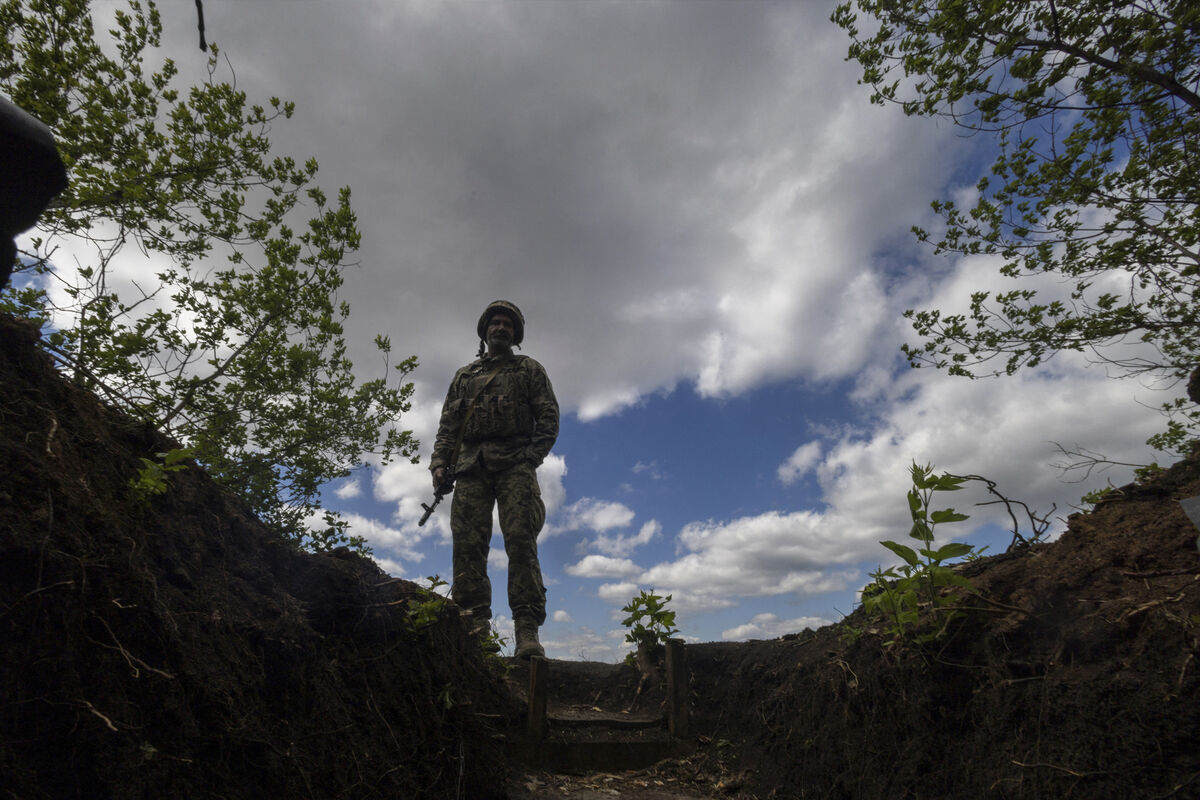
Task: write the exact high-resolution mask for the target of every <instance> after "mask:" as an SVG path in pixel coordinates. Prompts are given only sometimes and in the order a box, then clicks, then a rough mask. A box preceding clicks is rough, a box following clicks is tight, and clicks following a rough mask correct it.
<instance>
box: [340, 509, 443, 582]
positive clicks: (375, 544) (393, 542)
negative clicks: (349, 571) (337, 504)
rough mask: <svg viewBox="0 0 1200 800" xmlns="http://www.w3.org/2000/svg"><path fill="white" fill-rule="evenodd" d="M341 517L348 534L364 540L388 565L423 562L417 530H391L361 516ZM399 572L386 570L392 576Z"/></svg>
mask: <svg viewBox="0 0 1200 800" xmlns="http://www.w3.org/2000/svg"><path fill="white" fill-rule="evenodd" d="M342 517H343V518H345V520H346V522H347V523H349V527H348V530H349V532H350V533H351V534H352V535H354V536H361V537H363V538H364V539H366V540H367V542H368V543H369V544H370V545H371V547H372V548H373V549H374V551H375V552H376V554H377V556H378V557H379V558H380V559H383V560H388V563H390V564H394V565H396V564H399V563H410V562H416V563H420V562H421V561H423V560H424V558H425V553H424V551H423V550H422V548H421V540H422V538H423V536H422V534H421V533H420V531H419V530H418V531H412V530H408V529H404V528H393V527H390V526H388V525H385V524H383V523H382V522H379V521H378V520H374V519H369V518H367V517H364V516H362V515H361V514H347V513H343V514H342ZM400 571H401V570H399V569H396V570H394V571H393V570H392V569H389V570H388V572H389V573H392V574H396V573H398V572H400Z"/></svg>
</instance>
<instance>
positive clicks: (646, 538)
mask: <svg viewBox="0 0 1200 800" xmlns="http://www.w3.org/2000/svg"><path fill="white" fill-rule="evenodd" d="M661 533H662V525H661V524H659V522H658V520H653V519H652V520H650V521H649V522H646V523H644V524H643V525H642V527H641V529H639V530H638V532H637V533H636V534H634V535H633V536H625V535H622V534H618V535H616V536H611V535H608V534H601V535H599V536H597V537H596V538H595V539H593V540H592V541H591V543H590V544H591V546H592V547H594V548H595V549H596V550H599V551H600V552H602V553H607V554H608V555H610V556H627V555H629V554H630V553H631V552H633V551H634V549H636V548H638V547H641V546H642V545H646V544H649V543H650V542H652V541H654V540H655V539H657V538H658V537H659V535H660V534H661Z"/></svg>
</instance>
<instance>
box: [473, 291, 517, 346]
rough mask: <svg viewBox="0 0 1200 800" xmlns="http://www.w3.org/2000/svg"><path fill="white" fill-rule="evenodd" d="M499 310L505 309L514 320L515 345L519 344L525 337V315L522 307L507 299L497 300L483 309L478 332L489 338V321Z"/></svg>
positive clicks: (477, 326)
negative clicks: (522, 312)
mask: <svg viewBox="0 0 1200 800" xmlns="http://www.w3.org/2000/svg"><path fill="white" fill-rule="evenodd" d="M497 311H503V312H504V313H505V314H507V315H508V316H509V317H511V318H512V321H513V328H514V331H513V346H514V347H515V346H516V345H519V344H520V343H521V340H522V339H524V338H525V317H524V315H522V314H521V309H519V308H517V307H516V306H515V305H513V304H512V303H510V302H508V301H507V300H496V301H493V302H492V303H490V304H489V305H488V307H487V308H486V309H484V311H483V316H481V317H480V318H479V324H478V325H476V326H475V330H476V332H477V333H478V334H479V338H480V339H486V338H487V326H488V321H489V320H491V318H492V315H493V314H495V313H496V312H497Z"/></svg>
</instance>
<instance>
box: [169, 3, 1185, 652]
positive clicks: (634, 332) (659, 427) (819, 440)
mask: <svg viewBox="0 0 1200 800" xmlns="http://www.w3.org/2000/svg"><path fill="white" fill-rule="evenodd" d="M161 5H162V6H163V9H162V10H163V14H164V18H165V20H164V21H165V25H166V28H167V30H166V35H165V44H166V47H167V50H168V52H169V54H170V55H171V56H172V57H173V58H175V59H176V61H177V63H178V64H179V66H180V68H181V72H182V77H183V78H184V79H186V80H191V81H194V80H199V79H200V78H201V77H202V75H203V65H204V56H203V54H201V53H200V52H199V50H198V49H197V47H196V43H195V39H196V32H195V21H196V20H195V15H194V11H193V8H192V4H190V3H186V4H185V3H162V4H161ZM832 6H833V4H832V3H829V2H769V1H767V0H763V1H761V2H760V1H758V0H745V1H744V2H735V1H734V0H725V1H720V0H674V1H673V2H656V1H655V0H412V1H411V2H406V1H405V0H386V1H385V0H355V2H334V1H333V0H252V1H251V2H247V0H206V2H205V3H204V10H205V17H206V23H207V32H208V36H209V38H210V39H211V40H213V41H216V42H217V43H218V44H219V45H220V47H221V48H222V50H223V52H224V53H225V54H226V55H227V56H228V58H229V60H230V63H231V64H232V67H233V70H234V72H235V73H236V80H237V85H238V86H239V88H241V89H244V90H245V91H247V92H248V93H249V94H250V96H251V98H256V99H259V100H260V101H261V100H264V99H265V98H267V97H269V96H272V95H277V96H280V97H283V98H286V99H291V100H294V101H296V103H297V107H298V110H297V114H296V117H295V118H294V119H293V120H292V121H290V122H288V123H284V124H280V125H277V126H276V128H275V130H274V132H273V135H274V138H275V141H276V144H277V145H278V147H279V149H280V150H282V151H284V152H288V153H291V154H294V155H296V156H308V155H313V156H316V157H317V159H318V160H319V161H320V163H321V175H320V183H321V185H323V186H325V187H326V188H328V189H330V190H332V189H334V188H335V187H338V186H341V185H346V184H348V185H350V186H351V187H352V188H353V192H354V194H353V197H354V200H353V202H354V206H355V208H356V210H357V213H358V215H359V220H360V227H361V230H362V233H363V246H362V249H361V251H360V253H359V254H358V260H359V261H360V262H361V263H360V265H359V266H358V267H357V268H355V269H354V270H352V271H351V272H350V273H349V274H348V275H347V279H346V284H345V291H344V298H345V299H346V300H347V301H349V303H350V304H351V307H352V321H351V325H350V333H351V336H352V338H353V340H354V345H353V346H354V350H355V352H356V353H357V354H358V359H359V360H360V361H361V363H362V365H363V368H364V374H365V373H366V372H368V371H369V370H370V369H372V368H374V367H375V359H374V358H373V356H372V351H371V348H370V342H371V340H372V339H373V337H374V335H375V334H376V333H382V334H386V335H388V336H390V337H391V341H392V343H393V346H394V349H395V351H396V352H398V353H401V354H404V355H407V354H414V355H416V356H418V358H419V360H420V367H419V369H418V370H417V371H416V372H415V374H414V376H413V378H414V380H415V382H416V386H417V390H416V395H415V405H414V408H413V410H412V412H411V413H410V414H409V415H408V416H407V417H406V418H405V419H404V420H403V425H404V426H405V427H407V428H411V429H412V430H413V431H414V432H415V433H416V435H417V436H418V437H419V438H420V439H421V441H422V442H423V446H422V449H421V453H422V458H423V460H425V459H427V458H428V452H429V446H430V443H431V442H432V440H433V434H434V430H435V425H436V420H437V414H438V410H439V408H440V405H441V401H442V398H443V397H444V394H445V390H446V386H447V384H448V382H449V380H450V377H451V375H452V374H453V372H454V370H455V369H456V368H457V367H459V366H461V365H462V364H464V363H466V362H467V361H469V360H470V359H471V358H472V357H473V355H474V352H475V348H476V346H477V344H478V341H477V339H476V337H475V333H474V328H475V321H476V319H477V318H478V316H479V314H480V312H481V311H482V310H483V308H484V306H486V305H487V303H488V302H489V301H491V300H493V299H500V298H503V299H508V300H511V301H513V302H515V303H516V304H518V305H519V306H520V307H521V309H522V310H523V311H524V313H525V316H526V318H527V321H528V322H527V333H526V342H525V348H524V352H525V353H526V354H527V355H530V356H532V357H534V358H536V359H538V360H539V361H540V362H541V363H542V364H543V365H544V366H545V367H546V369H547V371H548V373H549V375H550V377H551V379H552V381H553V384H554V387H555V390H556V392H557V395H558V398H559V401H560V403H561V406H562V411H563V422H562V433H561V436H560V438H559V441H558V444H557V445H556V447H555V449H554V452H553V454H552V455H551V457H550V459H549V460H548V461H547V462H546V463H545V464H544V465H543V467H542V469H541V470H540V473H539V477H540V480H541V484H542V488H543V492H544V496H545V499H546V503H547V506H548V511H549V517H548V524H547V527H546V530H545V531H544V532H543V534H542V538H541V557H542V566H543V571H544V573H545V577H546V581H547V584H548V585H549V613H550V616H551V619H550V621H548V623H547V625H546V627H545V628H544V629H543V631H542V638H543V641H544V642H545V644H546V646H547V650H548V652H549V655H551V656H552V657H559V658H589V659H601V660H615V659H618V658H620V656H621V655H622V653H623V649H622V647H623V645H622V642H621V637H622V631H621V629H620V625H619V618H620V616H621V615H620V614H619V608H620V606H621V605H623V604H624V603H626V602H628V600H629V598H630V597H631V596H632V595H634V594H636V593H637V591H638V590H639V589H650V588H653V589H655V590H656V591H658V592H660V593H663V594H666V593H670V594H672V595H673V598H674V599H673V604H672V605H673V606H674V607H675V608H676V609H677V610H678V612H679V617H678V623H679V627H680V628H681V629H682V632H683V634H684V635H685V636H686V637H687V638H689V639H693V640H702V641H717V640H737V639H746V638H764V637H773V636H778V635H781V634H784V633H788V632H792V631H797V630H801V629H803V628H805V627H816V626H819V625H822V624H825V623H828V622H832V621H835V620H837V619H838V618H840V617H841V615H843V614H845V613H848V612H849V611H850V610H851V609H852V607H853V605H854V602H855V590H856V589H858V588H860V587H861V586H862V585H863V584H864V583H865V582H866V581H867V580H868V579H867V572H868V571H870V570H871V569H873V568H874V567H875V566H877V565H878V564H880V563H889V560H890V559H889V553H888V552H887V551H886V550H885V549H884V548H883V547H881V546H880V545H879V544H878V542H879V541H880V540H881V539H886V538H894V539H901V540H902V539H904V537H905V535H906V533H907V530H908V519H907V510H906V504H905V500H904V493H905V491H906V489H907V477H908V476H907V466H908V465H909V464H910V463H911V462H912V461H913V460H916V461H920V462H923V463H924V462H932V463H933V464H935V465H937V466H938V467H939V468H942V469H946V470H951V471H955V472H960V473H974V474H982V475H986V476H988V477H990V478H991V479H993V480H994V481H996V482H997V484H998V485H999V487H1000V489H1001V490H1002V491H1003V492H1004V493H1005V494H1007V495H1008V496H1009V497H1012V498H1015V499H1020V500H1023V501H1025V502H1027V503H1028V504H1030V505H1031V506H1033V507H1035V508H1039V509H1041V510H1043V511H1047V510H1049V508H1050V506H1051V505H1052V504H1057V507H1058V512H1056V516H1063V517H1065V515H1066V514H1067V513H1069V512H1070V510H1071V508H1070V507H1071V505H1072V504H1077V503H1078V502H1079V498H1080V496H1081V495H1082V494H1083V493H1084V492H1085V491H1088V490H1090V489H1094V488H1097V487H1098V486H1102V485H1103V484H1104V482H1105V480H1111V481H1113V482H1114V483H1117V484H1120V483H1123V482H1125V481H1127V480H1128V478H1129V471H1128V470H1121V469H1113V470H1111V471H1109V472H1107V473H1101V474H1094V475H1093V476H1092V477H1091V479H1090V480H1089V481H1087V482H1086V483H1083V484H1080V483H1069V482H1065V481H1064V479H1063V476H1062V475H1061V473H1060V471H1059V470H1057V469H1056V468H1055V467H1054V464H1055V462H1057V461H1059V460H1061V457H1060V456H1059V454H1058V453H1057V451H1056V449H1055V446H1054V444H1053V443H1055V442H1058V443H1061V444H1064V445H1067V446H1074V445H1080V446H1085V447H1088V448H1090V449H1092V450H1095V451H1098V452H1101V453H1104V454H1107V455H1108V456H1109V457H1110V458H1112V459H1115V460H1119V461H1132V462H1145V461H1148V460H1151V459H1152V458H1153V454H1151V453H1149V452H1148V451H1147V449H1146V448H1145V446H1144V445H1143V444H1142V442H1144V440H1145V439H1146V437H1147V436H1148V435H1149V434H1151V433H1153V432H1154V431H1156V430H1157V429H1158V427H1159V426H1160V425H1161V419H1160V418H1159V417H1158V415H1157V413H1156V412H1155V411H1153V410H1152V409H1153V407H1156V406H1157V405H1158V404H1159V403H1160V402H1162V400H1163V399H1165V398H1164V397H1163V396H1162V394H1161V393H1159V392H1155V391H1152V389H1151V388H1149V387H1146V386H1143V385H1141V384H1139V383H1137V382H1136V381H1118V380H1112V379H1109V378H1108V377H1107V376H1106V374H1105V371H1104V369H1103V368H1102V367H1088V365H1087V363H1086V361H1085V360H1083V359H1081V358H1066V357H1059V358H1055V359H1053V360H1051V361H1050V362H1049V363H1048V364H1047V365H1045V367H1044V368H1042V369H1040V370H1039V371H1037V372H1030V373H1026V374H1023V375H1020V376H1019V377H1014V378H1006V379H1001V380H989V381H979V382H972V381H968V380H965V379H961V378H953V379H952V378H948V377H946V376H944V375H941V374H938V373H935V372H933V371H931V370H927V369H926V370H910V369H908V368H907V367H906V366H905V364H904V362H903V359H902V357H901V356H900V354H899V346H900V344H901V343H902V342H903V341H906V340H907V339H909V338H910V337H911V333H910V330H909V328H908V326H907V324H906V322H905V320H904V319H903V318H902V316H901V315H902V313H903V311H904V310H905V309H906V308H913V307H940V308H961V307H963V306H964V305H965V303H966V302H967V300H968V297H969V294H970V292H971V291H973V290H978V289H982V288H996V287H998V286H1000V285H1001V284H1000V279H999V278H998V276H997V272H996V264H995V263H992V262H990V261H989V260H988V259H986V258H975V259H962V260H954V259H946V258H944V257H935V256H933V254H932V252H931V251H930V250H928V249H926V248H922V247H919V246H918V245H917V244H916V243H915V242H914V240H913V237H912V235H911V234H910V232H909V229H910V227H911V226H912V225H914V224H918V225H923V226H933V225H936V221H935V220H934V219H933V218H932V216H931V212H930V210H929V202H930V201H931V200H933V199H935V198H937V197H946V196H959V195H969V193H970V191H971V187H972V186H973V185H974V183H975V180H976V179H977V177H978V176H979V174H980V171H981V170H982V169H984V168H985V167H986V164H987V163H988V147H989V145H990V143H989V142H988V141H986V140H982V139H978V138H977V139H971V138H964V137H963V136H962V135H961V134H960V132H958V131H956V130H955V129H954V128H953V127H952V126H950V125H948V124H946V123H938V122H935V121H931V120H928V119H907V118H905V117H904V115H903V114H902V113H901V112H900V111H899V110H898V109H896V108H879V107H876V106H872V105H871V104H870V103H869V102H868V90H867V89H865V88H864V87H861V86H859V85H857V82H856V79H857V77H858V73H857V72H856V69H855V66H854V65H852V64H848V63H846V62H845V61H844V60H843V59H844V55H845V52H846V46H847V40H846V38H845V35H844V34H843V33H842V31H841V30H840V29H838V28H836V27H835V26H834V25H833V24H832V23H830V22H829V21H828V18H829V15H830V13H831V11H832ZM222 76H223V77H225V78H228V77H230V75H229V72H228V70H227V69H226V70H225V71H223V72H222V73H219V77H222ZM1047 289H1048V290H1049V291H1052V292H1057V291H1061V287H1057V286H1055V285H1053V284H1049V285H1048V286H1047ZM961 494H962V495H963V496H962V497H952V498H946V503H947V504H953V505H955V506H956V507H958V508H959V509H960V510H963V511H966V512H968V513H971V514H972V515H973V518H972V520H971V521H970V522H968V523H961V524H959V525H958V526H956V527H954V528H952V529H950V530H947V531H946V535H947V536H948V537H953V538H959V539H962V538H966V539H968V540H969V541H972V542H977V543H980V544H988V545H989V546H990V547H991V548H992V552H995V551H998V550H1002V549H1003V548H1004V547H1005V545H1006V544H1007V542H1008V540H1009V538H1010V537H1009V536H1007V535H1005V534H1004V533H1003V532H1002V531H1000V530H999V529H997V528H995V527H991V526H987V525H984V524H983V523H986V522H987V521H988V520H997V519H999V518H998V516H997V513H998V512H997V510H996V509H995V508H992V507H983V508H972V505H973V503H975V502H977V501H979V500H982V499H985V498H983V497H982V496H980V495H977V494H968V493H966V492H963V493H961ZM429 496H430V488H429V477H428V472H427V466H426V464H424V463H422V464H421V465H418V466H415V467H414V466H411V465H407V464H401V465H391V466H389V467H387V468H384V469H368V470H363V471H361V472H360V473H359V474H357V475H356V476H355V478H354V479H353V480H350V481H345V482H338V483H337V484H336V485H334V486H331V487H330V491H329V492H328V495H327V498H326V500H327V504H328V506H329V507H331V508H335V509H338V510H340V511H342V512H344V513H345V514H346V515H347V516H348V517H349V518H350V519H351V520H352V522H353V530H354V532H356V533H359V534H362V535H364V536H366V537H367V538H368V539H369V540H370V542H371V543H372V545H373V547H374V551H375V556H376V558H377V559H378V560H379V562H380V563H381V564H382V565H383V566H384V568H385V569H387V570H388V571H389V572H391V573H392V574H394V575H397V576H401V577H406V578H419V577H422V576H427V575H434V574H437V575H441V576H447V577H448V576H449V574H450V545H449V530H448V525H447V522H448V513H447V509H439V511H438V513H437V514H436V515H435V517H434V518H433V520H432V521H431V522H430V524H428V525H426V526H425V527H423V528H418V527H417V526H416V520H417V517H418V516H419V514H420V511H421V509H420V506H419V503H420V502H422V501H427V500H428V499H429ZM1000 521H1003V520H1000ZM981 525H982V526H983V527H980V526H981ZM1056 527H1061V524H1060V525H1058V526H1056ZM493 544H494V553H493V559H492V566H491V572H492V576H493V582H494V584H495V585H496V586H497V587H498V588H497V590H496V597H495V602H494V609H495V610H496V613H497V614H498V615H499V619H498V620H497V622H498V624H499V626H500V627H501V630H509V629H511V621H510V620H509V619H508V618H507V616H508V613H509V612H508V608H507V603H506V601H505V597H504V594H503V586H504V582H505V560H504V556H503V548H502V546H501V544H500V541H499V539H498V538H497V539H496V540H494V542H493Z"/></svg>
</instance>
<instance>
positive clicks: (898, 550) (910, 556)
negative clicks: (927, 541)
mask: <svg viewBox="0 0 1200 800" xmlns="http://www.w3.org/2000/svg"><path fill="white" fill-rule="evenodd" d="M880 544H882V545H883V546H884V547H886V548H887V549H888V550H891V551H892V552H893V553H895V554H896V555H898V556H900V558H902V559H904V560H905V561H906V562H907V563H908V564H910V565H911V566H916V565H917V564H919V563H920V561H921V559H919V558H918V557H917V554H916V551H914V550H913V549H912V548H911V547H907V546H905V545H902V544H900V543H898V542H892V541H885V542H880Z"/></svg>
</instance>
